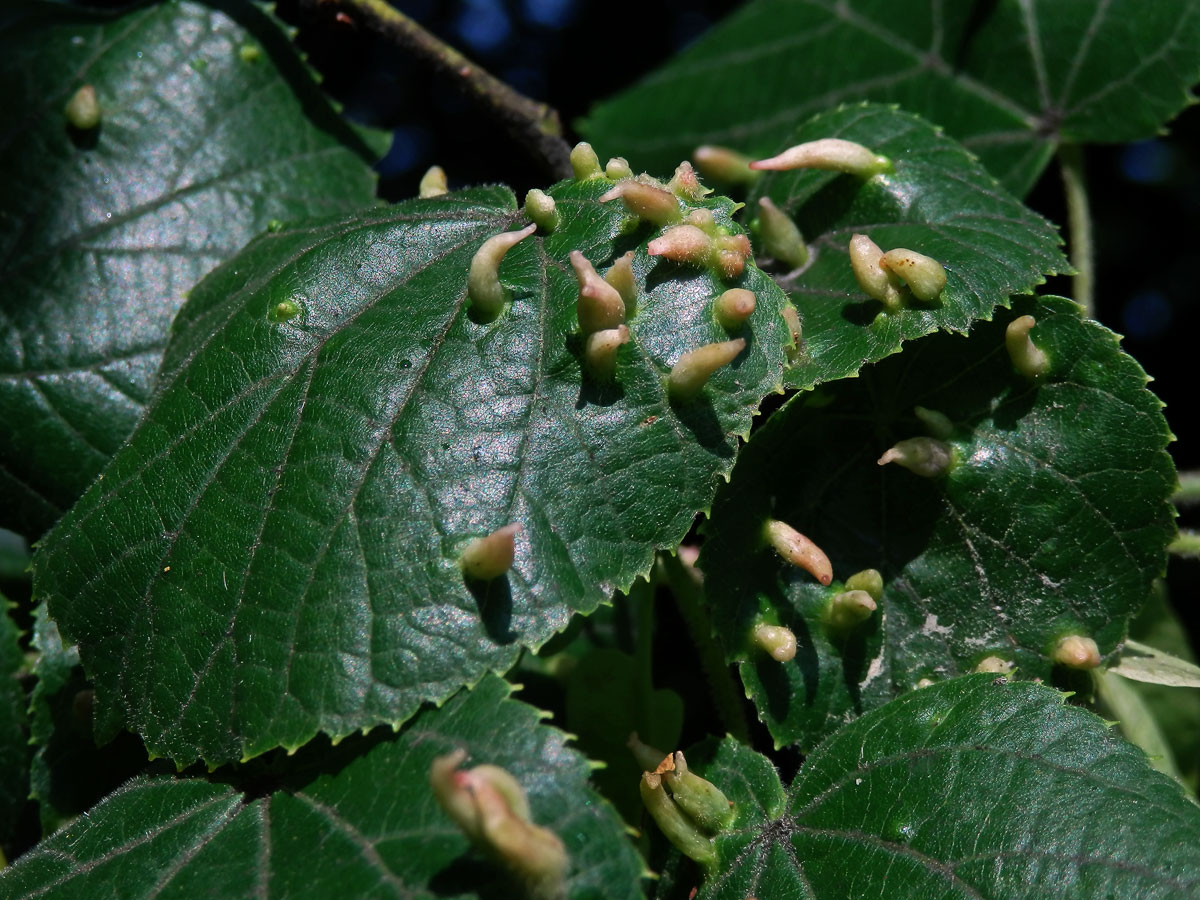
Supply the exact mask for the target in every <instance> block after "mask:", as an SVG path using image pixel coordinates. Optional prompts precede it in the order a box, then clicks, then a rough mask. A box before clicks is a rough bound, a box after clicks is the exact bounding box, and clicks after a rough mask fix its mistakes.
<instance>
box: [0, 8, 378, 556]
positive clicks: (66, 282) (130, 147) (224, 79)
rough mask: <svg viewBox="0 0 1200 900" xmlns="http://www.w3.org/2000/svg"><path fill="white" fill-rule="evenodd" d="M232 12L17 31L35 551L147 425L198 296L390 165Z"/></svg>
mask: <svg viewBox="0 0 1200 900" xmlns="http://www.w3.org/2000/svg"><path fill="white" fill-rule="evenodd" d="M226 6H227V7H228V8H229V9H231V10H232V12H231V13H230V14H226V13H224V12H219V11H217V10H216V9H212V8H209V7H205V6H201V5H199V4H195V3H181V2H165V3H161V4H156V5H152V6H144V7H143V8H140V9H136V10H134V11H132V12H129V13H126V14H124V15H112V14H104V13H93V12H88V11H85V10H81V9H78V8H73V7H69V6H66V5H64V4H61V3H38V2H30V3H26V4H23V5H22V8H21V9H20V10H19V11H18V10H14V11H12V12H10V13H9V14H8V18H9V19H11V20H15V21H10V22H8V23H7V27H5V28H4V30H3V34H2V35H0V91H2V92H3V95H4V97H5V98H6V103H7V107H8V110H9V114H8V115H7V116H6V117H5V125H4V126H3V127H2V128H0V170H2V171H3V172H4V173H5V178H4V180H3V183H2V184H0V348H2V349H0V416H3V418H4V419H5V420H6V421H7V422H9V423H11V424H12V427H9V428H6V429H5V430H4V432H3V438H0V525H4V526H8V527H11V528H14V529H15V530H17V531H20V532H22V533H24V534H26V535H28V536H29V537H30V538H36V537H38V536H40V535H41V534H42V532H43V531H45V530H46V528H48V527H49V526H50V525H51V524H52V523H53V522H54V520H55V519H57V518H58V517H59V515H60V514H61V513H62V512H63V511H64V510H65V509H66V508H67V507H69V506H70V505H71V504H72V503H73V502H74V501H75V500H76V499H77V498H78V497H79V496H80V495H82V494H83V492H84V490H85V489H86V488H87V486H88V485H89V484H90V483H91V482H92V481H93V480H94V479H95V477H96V475H97V474H98V473H99V472H100V470H101V469H102V468H103V467H104V466H105V464H107V462H108V461H109V459H110V458H111V457H112V455H113V454H114V453H115V452H116V450H117V448H118V447H120V446H121V443H122V442H123V441H124V440H125V438H126V437H128V436H129V433H130V432H131V431H132V430H133V426H134V424H135V423H136V422H137V420H138V418H139V416H140V415H141V412H142V409H143V407H144V406H145V403H146V401H147V400H148V398H149V396H150V390H151V386H152V384H153V377H154V373H155V370H156V369H157V368H158V364H159V361H160V359H161V357H162V351H163V347H164V346H165V344H166V339H167V331H168V329H169V327H170V324H171V320H172V318H173V317H174V316H175V313H176V312H177V311H178V310H179V308H180V306H181V305H182V303H183V300H184V297H185V296H186V295H187V292H188V290H189V289H190V288H191V287H192V285H193V284H195V283H196V282H197V281H198V280H199V279H200V278H201V277H202V276H203V275H204V274H205V273H206V272H208V271H209V270H211V269H212V268H213V267H214V266H215V265H216V264H217V263H218V262H220V261H222V260H224V259H226V258H228V257H229V256H230V255H231V254H233V253H234V251H236V250H237V249H238V248H240V247H241V246H242V245H243V244H245V243H246V242H247V241H248V240H249V239H250V238H251V237H253V236H254V235H255V234H257V233H259V232H261V231H262V230H263V229H264V228H265V227H266V226H267V223H268V222H269V221H270V220H272V219H290V218H295V217H300V216H307V215H316V214H324V213H335V212H340V211H343V210H348V209H352V208H356V207H360V206H364V205H366V204H368V203H370V202H371V199H372V196H373V192H374V184H375V178H374V175H373V173H372V172H371V170H370V160H372V159H373V158H374V157H375V152H374V151H373V150H371V149H368V148H367V147H366V146H365V145H364V143H363V141H362V140H361V139H360V137H359V136H357V135H356V133H355V132H353V131H352V130H351V129H350V128H349V127H348V126H347V125H346V124H345V123H344V122H342V121H341V120H340V119H339V118H338V116H337V115H336V114H335V113H334V112H333V110H332V109H331V108H330V107H329V105H328V103H327V102H326V101H325V100H324V99H323V98H322V96H321V95H320V93H319V92H318V90H317V88H316V87H315V85H314V84H313V82H312V79H311V77H310V76H309V74H308V73H307V72H306V71H305V69H304V67H303V66H302V64H301V63H300V61H299V59H298V58H297V57H296V55H295V52H294V51H293V50H292V48H291V47H290V46H289V44H288V42H287V40H286V37H285V36H284V35H283V33H282V31H280V30H279V28H277V26H276V25H275V24H274V23H273V22H272V21H270V20H269V19H268V18H267V17H266V16H265V15H264V14H263V13H261V12H259V11H258V10H257V9H256V8H255V7H254V5H253V4H250V3H244V4H242V3H238V4H227V5H226ZM231 15H232V16H233V17H234V18H231V17H230V16H231ZM242 48H248V49H249V48H253V50H254V51H257V56H254V55H253V53H252V52H248V53H247V54H246V55H245V56H243V55H242V54H241V52H240V51H241V49H242ZM85 84H89V85H92V86H93V87H94V88H95V89H96V92H97V95H98V97H99V102H100V106H101V108H102V118H101V122H100V125H99V127H97V128H95V129H93V130H91V131H87V132H82V131H77V130H72V129H71V128H70V127H69V126H68V124H67V119H66V116H65V114H64V112H63V107H64V105H65V104H66V103H67V101H68V100H69V99H70V98H71V97H72V95H74V93H75V92H76V91H77V90H78V89H79V88H80V87H81V86H83V85H85Z"/></svg>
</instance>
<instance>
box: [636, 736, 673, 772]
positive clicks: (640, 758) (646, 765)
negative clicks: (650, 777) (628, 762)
mask: <svg viewBox="0 0 1200 900" xmlns="http://www.w3.org/2000/svg"><path fill="white" fill-rule="evenodd" d="M625 746H626V747H628V748H629V750H630V752H631V753H632V754H633V758H634V759H635V760H637V764H638V765H639V766H641V767H642V768H643V769H646V770H648V771H651V772H653V771H655V770H656V769H657V768H658V767H659V765H660V764H662V763H663V762H664V761H665V760H666V758H667V757H668V756H669V755H670V754H667V753H663V752H662V751H661V750H658V749H656V748H654V747H651V746H650V745H649V744H643V743H642V741H641V738H639V737H638V733H637V732H636V731H635V732H633V733H632V734H630V735H629V740H628V741H626V742H625Z"/></svg>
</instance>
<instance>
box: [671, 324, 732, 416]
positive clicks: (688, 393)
mask: <svg viewBox="0 0 1200 900" xmlns="http://www.w3.org/2000/svg"><path fill="white" fill-rule="evenodd" d="M744 349H746V339H745V338H738V339H737V340H733V341H722V342H721V343H719V344H705V345H704V346H703V347H697V348H696V349H695V350H689V351H688V352H687V353H685V354H683V355H682V356H681V357H679V361H678V362H677V363H675V365H673V366H672V367H671V374H670V375H668V376H667V392H668V393H669V394H670V395H671V399H672V400H677V401H678V400H690V399H692V398H693V397H695V396H696V395H697V394H698V393H700V390H701V388H703V387H704V384H705V382H707V381H708V379H709V376H711V375H712V374H713V372H715V371H717V369H719V368H721V367H722V366H727V365H729V363H731V362H733V361H734V359H736V358H737V355H738V354H739V353H741V352H742V351H743V350H744Z"/></svg>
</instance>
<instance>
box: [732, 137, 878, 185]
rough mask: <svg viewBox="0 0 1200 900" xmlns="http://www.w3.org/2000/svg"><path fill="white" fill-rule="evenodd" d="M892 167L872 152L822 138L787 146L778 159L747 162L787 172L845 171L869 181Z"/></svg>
mask: <svg viewBox="0 0 1200 900" xmlns="http://www.w3.org/2000/svg"><path fill="white" fill-rule="evenodd" d="M891 167H892V161H891V160H890V159H888V158H887V157H886V156H880V155H879V154H877V153H875V152H874V151H873V150H870V149H868V148H866V147H864V146H863V145H862V144H856V143H854V142H853V141H844V140H842V139H841V138H822V139H821V140H819V141H809V142H808V143H805V144H798V145H796V146H795V147H789V148H788V149H787V150H784V151H783V152H782V153H780V154H779V155H778V156H772V157H771V158H770V159H760V160H759V161H758V162H752V163H750V168H751V169H755V170H759V169H770V170H772V171H776V172H783V171H787V170H790V169H826V170H829V171H833V172H845V173H846V174H847V175H857V176H858V177H859V178H870V177H871V176H873V175H878V174H879V173H880V172H886V171H887V170H889V169H890V168H891Z"/></svg>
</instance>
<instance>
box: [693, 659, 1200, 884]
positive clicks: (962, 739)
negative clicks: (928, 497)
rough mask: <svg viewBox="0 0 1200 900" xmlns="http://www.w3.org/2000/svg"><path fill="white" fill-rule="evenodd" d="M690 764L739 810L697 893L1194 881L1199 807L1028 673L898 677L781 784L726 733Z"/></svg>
mask: <svg viewBox="0 0 1200 900" xmlns="http://www.w3.org/2000/svg"><path fill="white" fill-rule="evenodd" d="M691 758H692V754H690V753H689V755H688V761H689V763H690V762H691ZM704 777H706V778H708V779H709V780H710V781H712V782H713V783H715V784H716V785H717V786H718V787H720V788H721V789H722V790H723V791H724V792H725V794H726V795H727V796H728V797H729V798H730V799H731V800H733V801H734V802H735V805H736V807H737V818H736V819H735V820H734V824H733V826H732V827H731V829H730V830H729V832H727V833H724V834H721V835H719V836H718V837H717V838H716V845H717V852H718V864H717V867H716V874H715V875H713V876H712V877H711V878H709V879H707V880H706V882H705V883H704V885H703V886H702V888H701V890H700V892H699V895H698V897H697V900H726V898H728V900H735V898H736V900H744V898H745V897H751V896H756V897H839V898H840V897H854V898H856V900H893V898H897V897H938V898H945V900H959V898H961V900H968V898H970V900H1050V898H1054V900H1091V898H1096V897H1106V898H1111V900H1126V898H1127V900H1144V898H1151V897H1153V898H1155V900H1175V898H1178V900H1185V898H1192V897H1195V896H1196V892H1197V891H1198V890H1200V809H1197V807H1196V806H1195V804H1193V803H1192V802H1191V801H1189V800H1188V799H1187V798H1186V797H1185V796H1184V795H1183V792H1182V791H1181V790H1180V788H1179V785H1178V784H1177V783H1175V782H1174V781H1172V780H1171V779H1170V778H1167V777H1166V776H1164V775H1161V774H1160V773H1158V772H1155V771H1153V770H1152V769H1151V768H1150V766H1149V765H1148V764H1147V762H1146V758H1145V755H1144V754H1143V753H1142V752H1141V751H1140V750H1139V749H1137V748H1136V747H1134V746H1133V745H1131V744H1128V743H1126V742H1125V741H1124V740H1122V739H1121V738H1120V737H1118V736H1117V735H1115V734H1114V733H1113V732H1112V731H1110V730H1109V729H1108V728H1106V727H1105V724H1104V722H1102V721H1101V720H1100V719H1099V718H1097V717H1096V716H1094V715H1092V714H1091V713H1089V712H1087V711H1085V710H1081V709H1078V708H1076V707H1071V706H1067V705H1065V704H1064V703H1063V696H1062V695H1061V694H1059V693H1057V692H1056V691H1053V690H1051V689H1049V688H1046V687H1043V686H1041V685H1036V684H1029V683H1008V682H1006V681H1005V679H1003V678H996V677H995V676H993V675H974V676H970V677H967V678H957V679H954V680H952V681H948V682H944V683H942V684H937V685H934V686H932V687H928V688H925V689H923V690H919V691H915V692H912V693H909V694H907V695H905V696H903V697H901V698H899V699H897V700H894V701H892V702H891V703H889V704H888V705H887V706H885V707H883V708H881V709H877V710H875V711H873V712H871V713H869V714H867V715H865V716H863V717H862V718H861V719H859V720H857V721H855V722H853V723H851V724H849V725H847V726H845V727H844V728H842V729H840V730H839V731H838V732H836V733H835V734H834V735H832V736H831V737H830V738H829V739H828V740H826V741H825V743H823V744H822V745H821V746H820V747H819V748H818V749H817V750H816V751H815V752H814V753H812V754H811V755H810V756H809V757H808V758H807V759H806V760H805V761H804V765H803V766H802V767H801V769H800V773H799V775H798V776H797V777H796V779H795V781H794V782H793V783H792V786H791V787H790V788H789V789H788V790H787V793H786V796H783V789H782V788H781V787H780V785H779V782H778V778H777V776H775V773H774V772H772V771H771V770H770V765H769V763H767V762H766V760H765V759H764V758H763V757H761V756H759V755H758V754H756V753H754V752H753V751H752V750H749V749H748V748H746V747H743V746H741V745H739V744H737V743H735V742H733V741H732V740H729V739H726V741H724V742H723V743H722V745H721V746H720V748H719V749H718V751H717V753H716V756H715V758H714V759H713V760H712V762H710V763H709V764H708V766H707V768H706V770H705V773H704Z"/></svg>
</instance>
